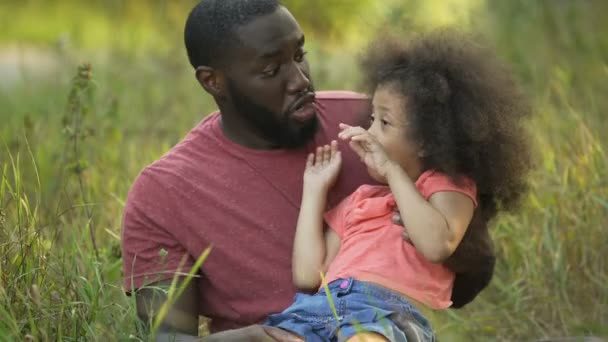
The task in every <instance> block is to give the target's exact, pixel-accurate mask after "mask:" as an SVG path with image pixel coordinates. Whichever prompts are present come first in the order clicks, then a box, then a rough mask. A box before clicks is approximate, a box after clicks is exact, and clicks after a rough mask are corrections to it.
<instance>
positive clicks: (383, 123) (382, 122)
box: [380, 120, 388, 126]
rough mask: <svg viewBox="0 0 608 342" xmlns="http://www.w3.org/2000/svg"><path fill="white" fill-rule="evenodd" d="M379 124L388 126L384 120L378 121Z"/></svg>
mask: <svg viewBox="0 0 608 342" xmlns="http://www.w3.org/2000/svg"><path fill="white" fill-rule="evenodd" d="M380 123H381V124H382V125H383V126H386V125H388V121H386V120H380Z"/></svg>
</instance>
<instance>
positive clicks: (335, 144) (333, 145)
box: [331, 140, 338, 158]
mask: <svg viewBox="0 0 608 342" xmlns="http://www.w3.org/2000/svg"><path fill="white" fill-rule="evenodd" d="M337 152H338V142H337V141H335V140H332V141H331V157H332V158H333V157H335V156H336V153H337Z"/></svg>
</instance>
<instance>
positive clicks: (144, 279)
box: [122, 170, 194, 293]
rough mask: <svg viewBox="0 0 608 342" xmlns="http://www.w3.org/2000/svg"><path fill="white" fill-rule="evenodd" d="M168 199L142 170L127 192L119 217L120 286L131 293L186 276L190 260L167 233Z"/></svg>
mask: <svg viewBox="0 0 608 342" xmlns="http://www.w3.org/2000/svg"><path fill="white" fill-rule="evenodd" d="M168 196H170V194H168V192H167V191H165V190H164V189H163V188H162V186H161V184H159V182H157V181H155V180H154V178H153V176H152V175H150V174H147V173H146V170H144V171H143V172H142V173H141V174H140V175H139V177H138V178H137V180H136V181H135V183H134V184H133V186H132V187H131V190H130V191H129V195H128V196H127V202H126V205H125V210H124V215H123V227H122V260H123V286H124V289H125V291H126V292H128V293H129V292H131V291H132V290H134V289H138V288H140V287H142V286H145V285H147V284H150V283H153V282H157V281H160V280H165V279H171V278H173V277H174V276H175V274H176V273H188V272H189V271H190V269H191V268H192V266H193V264H194V260H193V258H192V257H191V255H190V254H189V253H188V251H187V249H186V248H185V247H184V246H183V244H182V243H181V242H180V241H179V240H178V239H177V238H176V237H175V236H174V235H173V234H171V225H172V223H171V222H173V220H174V216H175V211H174V210H173V209H172V208H171V203H172V201H170V199H169V198H167V197H168Z"/></svg>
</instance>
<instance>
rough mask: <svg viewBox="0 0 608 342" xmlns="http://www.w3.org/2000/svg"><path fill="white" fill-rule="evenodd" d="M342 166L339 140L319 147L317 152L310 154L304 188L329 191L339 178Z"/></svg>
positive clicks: (305, 172)
mask: <svg viewBox="0 0 608 342" xmlns="http://www.w3.org/2000/svg"><path fill="white" fill-rule="evenodd" d="M341 166H342V154H341V153H340V151H338V142H337V141H335V140H333V141H332V142H331V145H325V146H319V147H317V152H316V153H311V154H309V155H308V159H307V160H306V169H305V170H304V189H305V190H307V189H311V190H321V191H328V190H329V189H330V188H331V187H332V186H333V185H334V184H335V183H336V179H338V174H339V173H340V167H341Z"/></svg>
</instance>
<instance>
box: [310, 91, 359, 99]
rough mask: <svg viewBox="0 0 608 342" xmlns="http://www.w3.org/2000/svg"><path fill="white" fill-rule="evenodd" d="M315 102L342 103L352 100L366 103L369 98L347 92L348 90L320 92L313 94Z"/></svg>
mask: <svg viewBox="0 0 608 342" xmlns="http://www.w3.org/2000/svg"><path fill="white" fill-rule="evenodd" d="M315 95H316V99H317V100H327V101H332V100H334V101H336V100H337V101H343V100H354V101H368V100H369V97H368V96H367V95H365V94H362V93H358V92H354V91H349V90H322V91H317V92H316V93H315Z"/></svg>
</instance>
